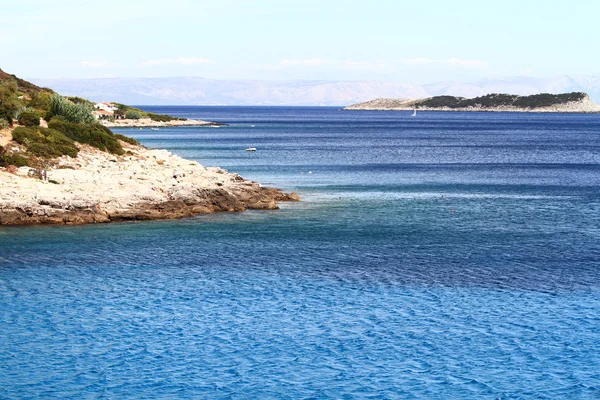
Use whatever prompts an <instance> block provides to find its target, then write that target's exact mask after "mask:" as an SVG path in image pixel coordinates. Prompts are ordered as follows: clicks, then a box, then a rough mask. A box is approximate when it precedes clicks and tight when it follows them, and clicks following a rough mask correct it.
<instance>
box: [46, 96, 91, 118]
mask: <svg viewBox="0 0 600 400" xmlns="http://www.w3.org/2000/svg"><path fill="white" fill-rule="evenodd" d="M54 116H60V117H63V118H64V119H66V120H67V121H69V122H73V123H76V124H91V123H92V122H94V120H95V118H94V116H93V115H92V107H91V106H90V105H89V104H87V103H72V102H70V101H68V100H66V99H65V98H64V97H62V96H60V95H58V94H55V95H53V96H52V97H51V98H50V111H49V112H48V113H47V114H46V120H47V121H48V120H49V119H51V118H52V117H54Z"/></svg>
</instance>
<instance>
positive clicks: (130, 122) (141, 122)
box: [101, 118, 227, 128]
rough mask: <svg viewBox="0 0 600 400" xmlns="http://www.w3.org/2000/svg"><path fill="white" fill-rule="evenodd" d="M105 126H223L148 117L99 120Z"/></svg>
mask: <svg viewBox="0 0 600 400" xmlns="http://www.w3.org/2000/svg"><path fill="white" fill-rule="evenodd" d="M101 123H102V125H104V126H106V127H107V128H160V127H168V126H173V127H174V126H225V125H227V124H222V123H219V122H211V121H202V120H196V119H186V120H176V119H174V120H171V121H153V120H151V119H150V118H140V119H118V120H115V121H114V122H109V121H101Z"/></svg>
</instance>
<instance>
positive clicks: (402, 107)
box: [344, 92, 600, 113]
mask: <svg viewBox="0 0 600 400" xmlns="http://www.w3.org/2000/svg"><path fill="white" fill-rule="evenodd" d="M415 109H416V110H424V111H497V112H499V111H508V112H571V113H597V112H600V105H598V104H596V103H594V102H593V101H592V100H591V99H590V96H588V95H587V94H586V93H581V92H572V93H563V94H549V93H542V94H534V95H531V96H518V95H513V94H498V93H494V94H488V95H485V96H480V97H475V98H471V99H467V98H464V97H455V96H434V97H429V98H425V99H375V100H371V101H367V102H365V103H359V104H353V105H351V106H348V107H346V108H344V110H396V111H412V110H415Z"/></svg>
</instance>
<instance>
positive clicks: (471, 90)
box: [31, 75, 600, 106]
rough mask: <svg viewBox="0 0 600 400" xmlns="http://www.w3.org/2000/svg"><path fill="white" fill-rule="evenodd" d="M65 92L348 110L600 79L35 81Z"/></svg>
mask: <svg viewBox="0 0 600 400" xmlns="http://www.w3.org/2000/svg"><path fill="white" fill-rule="evenodd" d="M31 81H33V82H34V83H36V84H37V85H39V86H43V87H51V88H53V89H54V90H56V91H57V92H59V93H62V94H65V95H71V96H80V97H84V98H88V99H91V100H94V101H116V102H119V103H125V104H136V105H156V104H160V105H286V106H319V105H320V106H347V105H349V104H353V103H360V102H364V101H368V100H372V99H376V98H381V97H384V98H411V99H416V98H424V97H430V96H439V95H452V96H461V97H469V98H470V97H476V96H483V95H486V94H489V93H510V94H518V95H530V94H537V93H565V92H585V93H588V94H589V95H590V97H591V98H592V100H594V101H596V102H599V103H600V76H593V75H585V76H582V75H580V76H557V77H551V78H533V77H509V78H494V79H484V80H479V81H474V82H439V83H434V84H428V85H407V84H402V83H397V82H385V81H257V80H217V79H205V78H199V77H173V78H97V79H31Z"/></svg>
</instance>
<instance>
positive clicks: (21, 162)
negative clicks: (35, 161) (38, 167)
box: [0, 154, 29, 168]
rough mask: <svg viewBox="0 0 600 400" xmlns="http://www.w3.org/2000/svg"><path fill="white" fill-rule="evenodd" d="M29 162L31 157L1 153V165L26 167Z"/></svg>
mask: <svg viewBox="0 0 600 400" xmlns="http://www.w3.org/2000/svg"><path fill="white" fill-rule="evenodd" d="M28 163H29V159H27V158H26V157H23V156H21V155H19V154H2V155H0V167H8V166H9V165H14V166H15V167H17V168H19V167H25V166H26V165H27V164H28Z"/></svg>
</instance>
